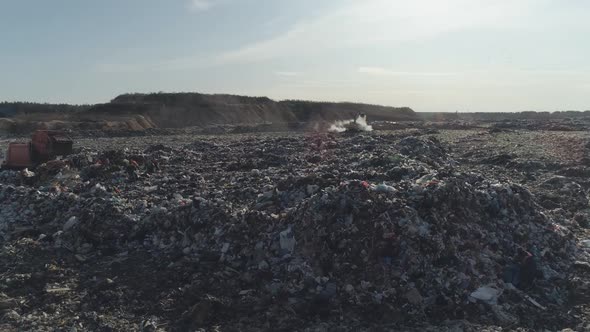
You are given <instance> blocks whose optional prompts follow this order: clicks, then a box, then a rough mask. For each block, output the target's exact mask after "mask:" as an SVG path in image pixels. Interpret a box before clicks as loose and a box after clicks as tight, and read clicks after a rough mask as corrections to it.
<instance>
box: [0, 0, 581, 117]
mask: <svg viewBox="0 0 590 332" xmlns="http://www.w3.org/2000/svg"><path fill="white" fill-rule="evenodd" d="M588 17H590V1H585V0H569V1H563V0H447V1H440V0H413V1H408V0H404V1H398V0H363V1H360V0H358V1H357V0H355V1H353V0H323V1H312V0H297V1H295V0H290V1H288V0H169V1H164V0H141V1H139V0H117V1H115V0H103V1H79V0H52V1H42V0H35V1H33V0H19V1H11V0H0V41H1V42H2V44H1V46H0V100H10V101H15V100H27V101H38V102H68V103H96V102H106V101H108V100H110V99H111V98H113V97H115V96H116V95H117V94H120V93H125V92H156V91H167V92H173V91H197V92H204V93H233V94H246V95H257V96H269V97H271V98H274V99H310V100H325V101H358V102H368V103H378V104H386V105H393V106H410V107H412V108H414V109H415V110H417V111H456V110H458V111H521V110H545V111H554V110H565V109H580V110H586V109H590V42H588V40H589V37H588V36H590V20H588Z"/></svg>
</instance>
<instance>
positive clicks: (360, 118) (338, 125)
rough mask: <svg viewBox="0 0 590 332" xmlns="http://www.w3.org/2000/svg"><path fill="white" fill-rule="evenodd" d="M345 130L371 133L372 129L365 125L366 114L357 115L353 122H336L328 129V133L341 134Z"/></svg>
mask: <svg viewBox="0 0 590 332" xmlns="http://www.w3.org/2000/svg"><path fill="white" fill-rule="evenodd" d="M347 130H351V131H373V127H372V126H370V125H368V124H367V115H366V114H359V115H357V117H356V119H353V120H337V121H335V122H334V123H333V124H332V125H331V126H330V128H329V129H328V131H329V132H332V133H343V132H345V131H347Z"/></svg>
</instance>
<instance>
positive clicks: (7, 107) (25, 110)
mask: <svg viewBox="0 0 590 332" xmlns="http://www.w3.org/2000/svg"><path fill="white" fill-rule="evenodd" d="M90 107H91V105H70V104H48V103H31V102H7V101H5V102H0V117H13V116H16V115H26V114H36V113H54V112H55V113H58V112H64V113H66V112H79V111H86V110H88V109H90Z"/></svg>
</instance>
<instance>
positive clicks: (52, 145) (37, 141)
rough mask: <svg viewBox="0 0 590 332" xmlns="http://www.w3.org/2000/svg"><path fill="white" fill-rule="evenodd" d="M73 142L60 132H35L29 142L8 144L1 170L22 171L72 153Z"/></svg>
mask: <svg viewBox="0 0 590 332" xmlns="http://www.w3.org/2000/svg"><path fill="white" fill-rule="evenodd" d="M72 146H73V141H72V139H71V138H70V137H69V136H67V135H66V134H65V133H64V132H62V131H57V130H37V131H35V132H34V133H33V136H32V138H31V141H30V142H27V143H10V144H9V145H8V151H7V152H6V160H5V161H4V163H3V164H2V168H7V169H24V168H33V167H35V166H37V165H39V164H42V163H44V162H47V161H49V160H52V159H55V158H56V157H57V156H66V155H68V154H71V153H72Z"/></svg>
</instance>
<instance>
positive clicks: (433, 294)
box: [0, 133, 576, 330]
mask: <svg viewBox="0 0 590 332" xmlns="http://www.w3.org/2000/svg"><path fill="white" fill-rule="evenodd" d="M543 211H544V210H543V208H541V207H540V206H539V205H538V204H537V203H536V201H535V197H534V196H533V195H532V194H531V192H529V191H528V190H527V189H526V188H525V187H523V186H520V185H518V184H516V183H511V182H505V181H504V182H502V181H498V180H496V179H493V178H486V177H484V176H483V175H481V174H477V173H472V172H469V170H468V169H466V168H464V167H462V165H460V164H459V163H458V162H456V161H455V160H453V158H451V155H450V154H449V151H448V148H447V147H445V146H443V145H442V144H441V143H440V142H439V141H437V140H436V138H434V137H428V136H408V137H403V136H395V135H379V134H375V133H373V134H368V133H363V134H355V135H352V134H346V133H345V134H327V135H326V134H318V135H308V136H284V137H281V136H244V137H241V138H240V139H234V140H231V141H223V140H217V139H203V140H197V141H195V142H194V143H191V144H188V145H185V146H182V147H174V148H173V147H169V146H163V145H153V146H150V147H148V148H147V149H134V148H132V147H130V149H126V150H117V151H95V150H91V149H84V148H83V149H80V150H79V151H77V153H76V154H74V155H72V156H70V157H68V158H67V159H66V160H62V161H54V162H50V163H48V164H45V165H42V166H40V167H38V168H37V169H36V170H34V171H33V172H32V173H31V172H28V173H27V172H13V171H4V172H2V173H0V237H1V238H0V241H2V242H3V243H4V244H7V243H11V242H14V241H18V240H19V237H23V236H27V235H22V234H33V235H28V236H29V237H31V238H32V239H33V240H35V241H37V243H38V244H39V246H41V248H43V250H45V251H48V252H50V253H51V252H53V251H55V252H56V253H57V252H59V253H60V255H66V256H67V255H70V256H71V257H74V258H72V261H73V263H72V264H74V263H75V264H78V265H77V266H80V267H79V269H80V270H81V271H82V270H84V269H87V268H88V266H92V264H95V263H96V262H101V261H104V260H105V259H106V258H105V257H107V256H108V257H121V256H125V255H127V256H132V255H135V254H138V253H142V254H145V255H146V256H145V257H150V258H149V259H148V258H146V259H147V261H149V262H152V261H162V260H167V261H166V262H165V264H160V265H158V267H157V268H156V267H154V269H151V270H150V269H146V270H145V271H140V272H138V275H142V274H143V275H146V276H147V275H150V274H158V275H162V276H163V277H162V280H166V279H167V278H168V277H166V276H169V278H170V280H174V281H175V282H177V281H178V282H179V283H178V284H172V285H170V284H169V283H165V282H163V281H161V280H160V279H159V280H160V282H159V283H158V284H156V285H155V286H154V287H155V288H154V289H152V290H153V294H151V295H150V294H147V295H146V294H144V295H145V296H147V298H151V299H153V301H152V302H154V303H156V304H155V305H156V306H158V305H160V306H162V307H161V309H162V312H166V313H167V314H165V315H164V314H163V315H160V316H158V315H157V314H151V315H148V314H147V313H146V316H145V317H147V316H149V317H151V318H149V319H148V318H145V317H142V314H141V310H139V312H140V313H138V312H137V311H138V310H135V313H134V315H135V316H132V317H135V319H132V318H126V319H128V320H129V323H130V324H135V325H134V326H135V328H138V329H139V328H143V329H144V330H149V329H148V328H150V327H151V328H152V330H155V329H160V327H158V326H161V325H159V324H165V325H162V326H166V327H165V329H166V330H167V329H180V330H184V329H197V328H207V327H212V326H219V327H221V328H222V329H229V328H235V329H254V328H260V329H275V328H276V329H281V328H282V329H305V328H319V327H322V328H324V329H332V328H337V327H340V328H343V329H353V330H354V329H363V328H371V327H382V328H395V327H396V326H397V327H400V326H418V327H419V326H425V325H430V324H434V326H436V325H439V326H440V325H441V324H442V325H444V324H449V323H448V322H450V321H464V322H471V323H473V324H487V325H497V326H513V327H514V326H524V327H528V328H535V327H537V326H547V325H546V324H549V326H554V325H551V324H553V322H554V321H552V320H551V319H554V320H555V319H558V318H559V314H556V313H553V314H552V315H548V313H551V312H552V309H554V308H560V307H561V306H563V305H564V304H565V303H566V302H567V297H568V290H567V280H566V279H567V278H566V277H567V271H568V269H569V267H570V266H571V265H572V262H573V260H575V258H574V257H575V255H576V244H575V240H574V237H573V236H572V234H571V233H570V231H569V230H568V229H567V228H565V227H563V226H560V225H559V224H557V223H555V222H554V221H553V220H552V219H551V218H550V217H548V216H547V215H546V214H545V213H544V212H543ZM27 227H28V228H29V229H34V230H36V232H28V233H27V232H16V231H15V230H18V229H22V228H27ZM19 234H20V235H19ZM60 248H67V250H66V251H65V254H64V253H63V252H62V251H60ZM147 261H146V262H147ZM96 264H98V263H96ZM142 266H144V265H142ZM111 279H112V278H111ZM111 279H109V280H111ZM135 282H137V283H141V282H142V281H141V278H140V279H137V280H135ZM114 284H115V286H113V287H115V288H114V290H117V289H118V288H117V287H120V289H118V291H120V292H122V293H123V294H124V293H125V291H126V288H125V287H124V285H118V284H117V281H116V280H115V281H114ZM85 285H86V284H85V283H84V282H82V281H80V284H79V285H78V286H73V287H78V288H77V289H78V291H82V290H84V288H85V287H90V286H85ZM111 291H113V290H111ZM148 291H149V290H146V291H145V292H148ZM95 295H96V297H94V298H93V297H92V296H89V297H88V298H87V301H91V300H92V299H95V300H97V299H98V298H100V294H95ZM121 296H123V297H124V296H125V295H121ZM144 299H145V297H144ZM164 299H166V301H164ZM158 301H160V302H161V303H163V304H157V303H158ZM103 302H106V303H102V304H101V307H100V308H102V310H107V311H108V308H109V304H108V301H103ZM135 302H137V301H134V302H133V303H135ZM114 305H115V304H114ZM116 305H117V306H118V308H119V309H118V310H120V308H121V307H123V308H124V307H125V306H132V305H133V304H132V301H131V300H129V302H125V301H123V302H122V303H118V304H116ZM105 308H107V309H105ZM19 310H20V311H19ZM23 310H24V309H22V308H20V309H18V308H17V309H15V311H16V312H17V313H20V314H23V312H22V311H23ZM96 310H98V309H96ZM154 312H157V310H156V311H154ZM18 319H20V320H22V321H21V322H24V321H26V316H25V315H23V316H22V317H20V318H18ZM80 319H82V318H80ZM121 319H122V318H121ZM23 324H25V325H23V326H27V325H26V322H25V323H23ZM84 324H86V326H88V324H89V323H88V322H85V323H84ZM97 324H98V323H97ZM118 324H121V323H120V321H119V323H118ZM150 324H152V325H150ZM166 324H167V325H166ZM564 324H566V325H567V323H564ZM97 326H99V325H97ZM99 327H100V326H99ZM555 327H556V328H561V327H564V326H555Z"/></svg>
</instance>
